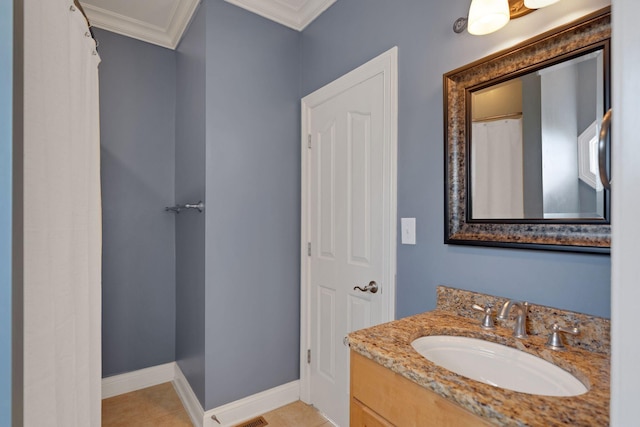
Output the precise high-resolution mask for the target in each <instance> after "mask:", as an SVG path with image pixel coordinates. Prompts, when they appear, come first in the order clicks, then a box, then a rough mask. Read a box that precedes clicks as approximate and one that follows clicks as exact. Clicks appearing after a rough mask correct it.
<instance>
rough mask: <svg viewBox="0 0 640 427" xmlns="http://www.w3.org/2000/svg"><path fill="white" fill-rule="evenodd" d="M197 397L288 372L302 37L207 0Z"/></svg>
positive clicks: (236, 394)
mask: <svg viewBox="0 0 640 427" xmlns="http://www.w3.org/2000/svg"><path fill="white" fill-rule="evenodd" d="M206 19H207V31H206V33H207V34H206V61H207V62H206V72H207V76H206V79H207V81H206V96H207V99H206V115H207V124H206V126H207V127H206V150H207V153H206V160H207V164H206V175H207V176H206V186H207V188H206V193H207V194H206V199H207V215H206V230H207V236H206V250H205V253H206V270H205V277H206V279H205V281H206V323H205V328H206V329H205V333H206V357H207V360H206V399H205V403H206V405H205V408H213V407H216V406H219V405H221V404H224V403H228V402H231V401H235V400H237V399H240V398H243V397H246V396H248V395H251V394H254V393H257V392H260V391H263V390H266V389H269V388H272V387H276V386H278V385H281V384H284V383H287V382H289V381H293V380H296V379H297V378H298V376H299V362H298V357H299V356H298V355H299V316H300V314H299V313H300V310H299V305H300V290H299V288H300V278H299V277H300V275H299V271H300V268H299V265H300V256H299V240H300V143H299V138H300V137H299V128H300V113H299V108H300V90H299V81H300V74H299V71H300V70H299V67H300V61H299V60H300V58H299V47H300V46H299V41H300V34H299V33H298V32H296V31H293V30H290V29H287V28H285V27H283V26H281V25H279V24H276V23H274V22H272V21H268V20H266V19H264V18H261V17H259V16H257V15H254V14H252V13H248V12H247V11H245V10H243V9H240V8H238V7H236V6H233V5H231V4H229V3H226V2H224V1H223V0H206Z"/></svg>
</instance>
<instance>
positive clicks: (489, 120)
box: [472, 112, 522, 123]
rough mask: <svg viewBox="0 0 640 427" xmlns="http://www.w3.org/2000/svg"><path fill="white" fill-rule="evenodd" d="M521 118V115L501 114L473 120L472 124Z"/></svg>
mask: <svg viewBox="0 0 640 427" xmlns="http://www.w3.org/2000/svg"><path fill="white" fill-rule="evenodd" d="M521 117H522V113H521V112H520V113H509V114H501V115H498V116H489V117H481V118H479V119H473V120H472V122H473V123H479V122H494V121H496V120H504V119H519V118H521Z"/></svg>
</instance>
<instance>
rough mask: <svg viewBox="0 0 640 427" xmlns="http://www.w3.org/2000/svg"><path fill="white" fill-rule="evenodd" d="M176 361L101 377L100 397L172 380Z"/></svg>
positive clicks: (104, 397)
mask: <svg viewBox="0 0 640 427" xmlns="http://www.w3.org/2000/svg"><path fill="white" fill-rule="evenodd" d="M175 372H176V363H175V362H171V363H165V364H164V365H158V366H152V367H151V368H145V369H140V370H138V371H133V372H127V373H126V374H121V375H114V376H112V377H107V378H103V379H102V398H103V399H106V398H108V397H113V396H118V395H120V394H124V393H129V392H132V391H136V390H140V389H143V388H147V387H152V386H154V385H158V384H162V383H167V382H170V381H173V379H174V378H175Z"/></svg>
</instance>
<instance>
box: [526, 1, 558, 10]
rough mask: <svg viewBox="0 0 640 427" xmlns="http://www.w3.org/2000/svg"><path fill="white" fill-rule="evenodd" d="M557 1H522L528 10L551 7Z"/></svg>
mask: <svg viewBox="0 0 640 427" xmlns="http://www.w3.org/2000/svg"><path fill="white" fill-rule="evenodd" d="M558 1H559V0H524V5H525V6H526V7H527V8H529V9H540V8H541V7H547V6H551V5H552V4H554V3H557V2H558Z"/></svg>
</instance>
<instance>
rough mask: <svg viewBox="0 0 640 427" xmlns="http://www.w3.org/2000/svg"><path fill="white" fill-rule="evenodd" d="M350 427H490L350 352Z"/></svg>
mask: <svg viewBox="0 0 640 427" xmlns="http://www.w3.org/2000/svg"><path fill="white" fill-rule="evenodd" d="M350 406H351V411H350V426H351V427H394V426H396V427H412V426H415V427H429V426H434V427H435V426H437V427H454V426H455V427H459V426H465V427H475V426H479V427H486V426H490V425H491V424H490V423H488V422H487V421H485V420H483V419H482V418H480V417H478V416H477V415H475V414H472V413H471V412H469V411H467V410H466V409H464V408H462V407H460V406H458V405H456V404H454V403H451V402H449V401H448V400H446V399H445V398H443V397H441V396H439V395H437V394H436V393H434V392H432V391H430V390H427V389H425V388H424V387H421V386H419V385H418V384H416V383H414V382H412V381H410V380H408V379H406V378H404V377H403V376H401V375H399V374H396V373H395V372H393V371H391V370H390V369H387V368H385V367H384V366H382V365H379V364H377V363H376V362H374V361H372V360H370V359H367V358H366V357H364V356H362V355H360V354H358V353H356V352H354V351H352V352H351V405H350Z"/></svg>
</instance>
